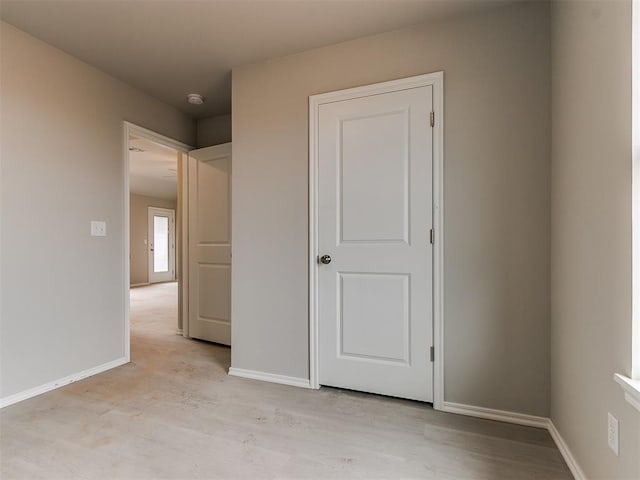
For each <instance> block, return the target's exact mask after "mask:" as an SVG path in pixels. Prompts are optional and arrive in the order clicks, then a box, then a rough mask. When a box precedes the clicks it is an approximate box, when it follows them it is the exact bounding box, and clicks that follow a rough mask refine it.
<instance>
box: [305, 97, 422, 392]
mask: <svg viewBox="0 0 640 480" xmlns="http://www.w3.org/2000/svg"><path fill="white" fill-rule="evenodd" d="M432 88H433V87H432V86H421V87H418V88H406V89H404V90H400V89H399V90H397V91H391V92H388V93H382V94H376V95H370V94H361V93H360V94H356V95H355V96H354V97H353V98H349V99H346V100H340V101H328V102H327V103H322V104H320V105H319V107H318V108H319V112H318V117H317V118H318V126H317V135H318V140H317V148H318V205H317V212H318V213H317V218H318V253H319V258H318V263H319V267H318V379H319V383H320V384H322V385H330V386H336V387H343V388H349V389H354V390H360V391H365V392H372V393H378V394H384V395H391V396H397V397H403V398H410V399H415V400H422V401H433V364H432V363H431V360H430V346H431V345H432V337H433V311H432V310H433V307H432V297H433V293H432V270H433V260H432V245H431V243H430V230H431V227H432V202H433V198H432V197H433V195H432V189H433V186H432V163H433V152H432V146H433V133H432V132H433V130H432V128H431V125H430V118H431V111H432V103H433V95H432V94H433V92H432Z"/></svg>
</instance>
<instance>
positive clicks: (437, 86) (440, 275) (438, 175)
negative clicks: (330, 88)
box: [309, 72, 444, 410]
mask: <svg viewBox="0 0 640 480" xmlns="http://www.w3.org/2000/svg"><path fill="white" fill-rule="evenodd" d="M428 85H431V86H433V111H434V114H435V120H436V121H435V126H434V128H433V229H434V233H435V238H434V245H433V344H434V345H433V346H434V347H435V359H434V366H433V406H434V408H435V409H436V410H440V409H442V406H443V403H444V341H443V339H444V302H443V299H444V141H443V140H444V108H443V105H444V73H443V72H435V73H429V74H425V75H418V76H415V77H409V78H403V79H399V80H393V81H390V82H383V83H377V84H374V85H368V86H363V87H356V88H349V89H346V90H340V91H337V92H330V93H323V94H319V95H312V96H310V97H309V384H310V385H311V388H320V384H319V381H318V302H317V297H318V295H317V288H318V284H317V276H318V265H317V262H316V258H317V255H318V251H317V248H318V215H317V203H318V178H317V177H318V175H317V172H318V131H317V129H318V113H319V112H318V110H319V107H320V105H322V104H324V103H330V102H337V101H340V100H348V99H352V98H358V97H363V96H370V95H379V94H382V93H389V92H394V91H399V90H406V89H409V88H418V87H423V86H428ZM427 347H428V346H427Z"/></svg>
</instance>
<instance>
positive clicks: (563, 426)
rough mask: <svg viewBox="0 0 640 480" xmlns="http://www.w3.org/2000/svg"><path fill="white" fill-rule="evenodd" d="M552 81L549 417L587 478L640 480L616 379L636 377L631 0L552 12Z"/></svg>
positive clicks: (638, 416)
mask: <svg viewBox="0 0 640 480" xmlns="http://www.w3.org/2000/svg"><path fill="white" fill-rule="evenodd" d="M552 72H553V75H552V105H553V108H552V144H553V149H552V179H553V181H552V212H553V215H552V236H551V246H552V263H551V265H552V269H551V272H552V275H551V279H552V281H551V296H552V317H551V318H552V324H551V325H552V329H551V367H552V368H551V372H552V375H551V387H552V388H551V393H552V394H551V417H552V420H553V422H554V424H555V425H556V427H557V428H558V430H559V431H560V433H561V435H562V436H563V437H564V439H565V441H566V442H567V444H568V446H569V448H570V450H571V451H572V453H573V454H574V456H575V458H576V459H577V461H578V463H579V464H580V466H581V467H582V469H583V470H584V472H585V474H586V475H587V477H588V478H592V479H604V478H607V479H613V478H625V479H632V478H633V479H637V478H640V413H639V412H637V411H635V410H633V409H632V407H631V406H630V405H629V404H627V403H626V402H625V401H624V399H623V392H622V390H621V389H620V387H619V386H618V385H617V384H615V383H614V381H613V374H614V372H620V373H626V374H627V375H629V374H630V373H631V2H630V1H629V0H625V1H618V2H609V1H601V2H554V3H553V5H552ZM607 412H611V413H612V414H613V415H614V416H616V417H617V418H618V420H619V421H620V455H619V456H618V457H616V456H615V455H614V454H613V453H612V452H611V451H610V450H609V449H608V447H607Z"/></svg>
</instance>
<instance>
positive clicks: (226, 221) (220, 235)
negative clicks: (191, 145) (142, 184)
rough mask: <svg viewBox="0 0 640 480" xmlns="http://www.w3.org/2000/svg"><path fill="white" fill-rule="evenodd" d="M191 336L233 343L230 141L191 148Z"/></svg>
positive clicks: (222, 342) (226, 343)
mask: <svg viewBox="0 0 640 480" xmlns="http://www.w3.org/2000/svg"><path fill="white" fill-rule="evenodd" d="M188 172H189V173H188V175H189V184H188V187H189V188H188V189H189V203H188V212H189V215H188V216H189V252H188V253H189V306H188V307H189V308H188V309H189V325H188V326H189V336H190V337H193V338H199V339H202V340H208V341H210V342H216V343H221V344H224V345H231V143H225V144H223V145H216V146H213V147H207V148H202V149H199V150H193V151H191V152H189V167H188Z"/></svg>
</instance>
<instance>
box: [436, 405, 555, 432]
mask: <svg viewBox="0 0 640 480" xmlns="http://www.w3.org/2000/svg"><path fill="white" fill-rule="evenodd" d="M441 410H442V411H443V412H448V413H456V414H458V415H467V416H469V417H477V418H484V419H485V420H496V421H498V422H507V423H515V424H516V425H524V426H526V427H537V428H547V426H548V424H549V419H548V418H546V417H538V416H535V415H527V414H525V413H516V412H509V411H507V410H495V409H493V408H485V407H476V406H474V405H464V404H461V403H454V402H443V405H442V409H441Z"/></svg>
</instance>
